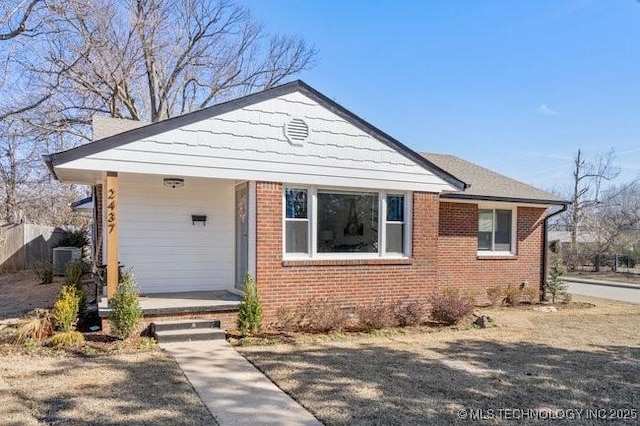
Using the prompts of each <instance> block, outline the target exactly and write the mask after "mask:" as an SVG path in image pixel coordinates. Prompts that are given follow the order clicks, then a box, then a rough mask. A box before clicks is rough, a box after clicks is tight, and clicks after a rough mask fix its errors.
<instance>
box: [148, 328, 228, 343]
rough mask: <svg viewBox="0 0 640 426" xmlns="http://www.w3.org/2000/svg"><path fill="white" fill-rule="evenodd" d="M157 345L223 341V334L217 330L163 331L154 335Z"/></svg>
mask: <svg viewBox="0 0 640 426" xmlns="http://www.w3.org/2000/svg"><path fill="white" fill-rule="evenodd" d="M155 336H156V340H157V341H158V343H175V342H195V341H203V340H220V339H224V338H225V337H226V336H225V333H224V331H223V330H220V329H219V328H192V329H186V330H164V331H157V330H156V333H155Z"/></svg>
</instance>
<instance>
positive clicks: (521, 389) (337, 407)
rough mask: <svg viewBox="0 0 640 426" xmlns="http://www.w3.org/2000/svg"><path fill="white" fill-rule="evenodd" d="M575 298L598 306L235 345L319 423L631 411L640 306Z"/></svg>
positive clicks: (497, 311)
mask: <svg viewBox="0 0 640 426" xmlns="http://www.w3.org/2000/svg"><path fill="white" fill-rule="evenodd" d="M576 301H578V302H591V303H594V304H595V305H596V306H595V307H592V308H588V309H584V308H582V309H581V308H579V307H580V306H585V305H584V304H583V305H579V304H576V305H574V306H577V307H578V308H573V309H566V308H564V309H561V310H560V311H558V312H551V313H545V312H535V311H532V310H530V309H531V308H530V307H529V308H528V309H526V308H521V309H520V308H518V309H513V308H505V307H503V308H485V309H482V310H481V311H480V313H483V314H488V315H489V316H491V317H493V318H495V319H496V321H497V323H498V324H499V325H500V326H499V327H498V328H493V329H485V330H463V331H453V330H448V331H443V332H435V333H421V332H411V333H409V334H396V335H386V336H383V337H361V338H350V339H348V340H342V341H339V340H332V341H328V342H316V343H306V344H305V343H297V344H294V345H291V344H280V345H274V346H246V347H241V348H239V351H240V352H242V353H243V354H244V355H245V356H246V357H247V358H248V359H250V360H251V361H252V362H253V363H254V364H255V365H256V366H258V367H259V368H260V369H261V370H263V371H264V372H266V373H267V375H268V376H269V377H270V378H271V379H272V380H273V381H274V382H276V383H277V384H278V386H280V387H281V388H282V389H284V390H285V391H286V392H288V393H290V394H291V395H292V396H293V397H294V398H295V399H296V400H298V401H299V402H300V403H301V404H302V405H304V406H305V407H306V408H307V409H309V410H310V411H311V412H312V413H313V414H315V415H316V416H317V417H318V418H319V419H320V420H321V421H323V422H325V423H327V424H350V425H351V424H403V425H405V424H457V423H459V424H467V423H468V421H462V420H460V419H458V416H457V412H458V410H459V409H461V408H467V409H472V408H478V409H480V408H481V409H489V408H493V409H499V408H521V409H580V408H583V409H587V408H605V409H611V408H628V409H639V408H640V406H639V404H640V398H639V397H638V395H640V386H639V385H638V379H637V378H638V377H640V305H631V304H624V303H619V302H611V301H603V300H598V299H587V298H584V297H576ZM636 422H637V420H632V421H629V423H630V424H636ZM497 423H500V422H497ZM505 423H508V421H505ZM525 423H526V422H525ZM578 423H580V422H578ZM621 423H623V422H621V421H617V422H613V423H612V424H621ZM554 424H576V421H575V420H574V421H569V420H566V421H564V420H559V421H554Z"/></svg>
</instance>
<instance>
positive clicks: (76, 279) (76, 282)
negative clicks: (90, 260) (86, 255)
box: [64, 260, 87, 315]
mask: <svg viewBox="0 0 640 426" xmlns="http://www.w3.org/2000/svg"><path fill="white" fill-rule="evenodd" d="M83 274H84V264H83V263H82V261H80V260H76V261H73V262H71V263H69V264H68V265H67V269H66V271H65V274H64V283H65V285H69V286H72V287H73V288H74V289H75V290H76V293H77V296H78V314H79V315H84V312H85V308H86V304H87V299H86V296H85V294H84V288H82V275H83Z"/></svg>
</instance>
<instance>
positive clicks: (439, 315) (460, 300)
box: [429, 294, 473, 325]
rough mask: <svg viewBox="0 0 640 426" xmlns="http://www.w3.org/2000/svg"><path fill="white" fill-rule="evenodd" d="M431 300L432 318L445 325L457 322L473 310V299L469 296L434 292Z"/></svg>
mask: <svg viewBox="0 0 640 426" xmlns="http://www.w3.org/2000/svg"><path fill="white" fill-rule="evenodd" d="M429 301H430V302H431V312H430V314H429V315H430V317H431V319H433V320H434V321H437V322H440V323H443V324H445V325H453V324H457V323H458V322H460V320H462V319H463V318H464V317H466V316H467V315H469V314H471V312H473V301H472V300H471V299H470V298H468V297H460V296H455V295H451V294H434V295H432V296H431V297H430V298H429Z"/></svg>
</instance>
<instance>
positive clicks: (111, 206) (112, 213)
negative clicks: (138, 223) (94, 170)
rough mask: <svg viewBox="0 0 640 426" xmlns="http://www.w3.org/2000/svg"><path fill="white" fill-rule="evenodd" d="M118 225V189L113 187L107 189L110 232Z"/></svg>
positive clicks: (108, 226)
mask: <svg viewBox="0 0 640 426" xmlns="http://www.w3.org/2000/svg"><path fill="white" fill-rule="evenodd" d="M115 227H116V190H115V189H113V188H111V189H109V190H108V191H107V228H108V229H109V233H111V232H113V230H114V229H115Z"/></svg>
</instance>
